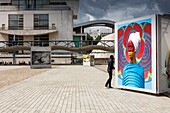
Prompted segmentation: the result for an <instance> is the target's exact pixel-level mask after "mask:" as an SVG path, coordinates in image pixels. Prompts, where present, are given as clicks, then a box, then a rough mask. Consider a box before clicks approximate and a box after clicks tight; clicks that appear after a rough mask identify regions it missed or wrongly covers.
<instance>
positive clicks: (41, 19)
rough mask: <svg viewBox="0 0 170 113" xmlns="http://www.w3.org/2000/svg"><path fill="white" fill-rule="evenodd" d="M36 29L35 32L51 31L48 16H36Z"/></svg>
mask: <svg viewBox="0 0 170 113" xmlns="http://www.w3.org/2000/svg"><path fill="white" fill-rule="evenodd" d="M34 29H35V30H43V29H49V16H48V14H34Z"/></svg>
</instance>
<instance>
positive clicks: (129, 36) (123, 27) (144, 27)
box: [116, 18, 153, 90]
mask: <svg viewBox="0 0 170 113" xmlns="http://www.w3.org/2000/svg"><path fill="white" fill-rule="evenodd" d="M152 21H153V20H152V18H146V19H143V20H136V21H131V22H123V23H119V24H117V29H116V30H117V31H116V32H117V44H118V45H117V47H118V52H117V55H118V56H117V58H118V59H117V60H118V66H117V70H116V71H117V74H118V75H117V76H118V78H117V80H118V81H117V83H118V86H123V87H130V88H141V89H148V90H152V87H153V85H152V83H153V73H152V67H153V65H152V49H153V48H152V40H153V36H152V27H153V26H152Z"/></svg>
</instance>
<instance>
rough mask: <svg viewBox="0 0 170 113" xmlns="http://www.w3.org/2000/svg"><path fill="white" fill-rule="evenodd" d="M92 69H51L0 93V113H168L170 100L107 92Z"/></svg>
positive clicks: (100, 73) (99, 72) (103, 78)
mask: <svg viewBox="0 0 170 113" xmlns="http://www.w3.org/2000/svg"><path fill="white" fill-rule="evenodd" d="M107 78H108V75H107V73H106V72H104V71H102V70H99V69H97V68H95V67H84V66H70V65H67V66H53V67H52V68H51V69H49V71H46V72H44V73H42V74H39V75H37V76H34V77H32V78H29V79H26V80H24V81H22V82H19V83H17V84H13V85H10V86H6V87H3V88H1V89H0V113H131V112H136V113H139V112H140V113H152V112H153V113H169V111H170V98H169V97H166V96H155V95H151V94H144V93H141V92H132V91H127V90H120V89H115V88H114V89H108V88H105V87H104V84H105V82H106V80H107Z"/></svg>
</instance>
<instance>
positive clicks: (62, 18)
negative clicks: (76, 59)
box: [0, 0, 79, 47]
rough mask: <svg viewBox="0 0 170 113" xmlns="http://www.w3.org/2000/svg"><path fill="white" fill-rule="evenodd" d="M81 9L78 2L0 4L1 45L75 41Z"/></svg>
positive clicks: (7, 0)
mask: <svg viewBox="0 0 170 113" xmlns="http://www.w3.org/2000/svg"><path fill="white" fill-rule="evenodd" d="M78 5H79V0H0V41H13V40H15V41H55V40H72V39H73V20H74V19H77V13H78ZM19 45H25V43H24V44H23V43H20V44H19ZM0 46H1V47H2V46H3V44H1V45H0ZM9 46H10V45H9ZM34 46H42V45H39V43H35V44H34ZM45 46H50V44H49V43H46V45H45Z"/></svg>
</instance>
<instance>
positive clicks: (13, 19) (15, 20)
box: [8, 14, 23, 30]
mask: <svg viewBox="0 0 170 113" xmlns="http://www.w3.org/2000/svg"><path fill="white" fill-rule="evenodd" d="M8 23H9V24H8V29H9V30H22V29H23V15H21V14H9V15H8Z"/></svg>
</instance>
